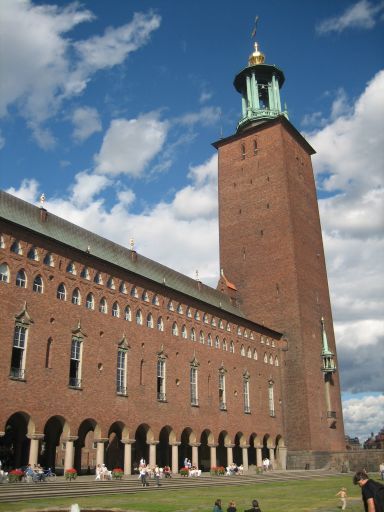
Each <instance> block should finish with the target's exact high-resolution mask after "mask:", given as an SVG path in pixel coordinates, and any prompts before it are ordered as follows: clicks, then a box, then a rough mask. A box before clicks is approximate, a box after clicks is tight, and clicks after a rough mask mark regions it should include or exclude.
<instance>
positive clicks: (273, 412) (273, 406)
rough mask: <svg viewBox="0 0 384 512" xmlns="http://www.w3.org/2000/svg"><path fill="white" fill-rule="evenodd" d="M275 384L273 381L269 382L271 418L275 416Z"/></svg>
mask: <svg viewBox="0 0 384 512" xmlns="http://www.w3.org/2000/svg"><path fill="white" fill-rule="evenodd" d="M273 384H274V383H273V380H270V381H269V382H268V405H269V415H270V416H275V397H274V392H273Z"/></svg>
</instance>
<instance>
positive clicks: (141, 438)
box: [132, 423, 153, 467]
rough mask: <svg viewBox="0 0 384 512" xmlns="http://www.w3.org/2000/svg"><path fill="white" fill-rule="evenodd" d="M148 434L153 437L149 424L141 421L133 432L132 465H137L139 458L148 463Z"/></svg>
mask: <svg viewBox="0 0 384 512" xmlns="http://www.w3.org/2000/svg"><path fill="white" fill-rule="evenodd" d="M148 436H149V437H151V438H153V434H152V431H151V429H150V428H149V425H147V424H146V423H142V424H141V425H140V426H139V427H138V428H137V430H136V432H135V441H136V442H135V443H134V444H133V445H132V461H133V466H134V467H138V466H139V462H140V459H144V460H145V461H146V463H147V464H148V463H149V444H148V441H150V440H151V439H148Z"/></svg>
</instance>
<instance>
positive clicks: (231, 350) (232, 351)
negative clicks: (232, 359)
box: [229, 341, 235, 354]
mask: <svg viewBox="0 0 384 512" xmlns="http://www.w3.org/2000/svg"><path fill="white" fill-rule="evenodd" d="M229 351H230V352H231V354H234V353H235V344H234V343H233V341H231V343H230V344H229Z"/></svg>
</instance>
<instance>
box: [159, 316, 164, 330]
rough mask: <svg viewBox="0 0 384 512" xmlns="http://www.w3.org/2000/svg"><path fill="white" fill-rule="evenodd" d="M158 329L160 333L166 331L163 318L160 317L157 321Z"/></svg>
mask: <svg viewBox="0 0 384 512" xmlns="http://www.w3.org/2000/svg"><path fill="white" fill-rule="evenodd" d="M157 329H158V330H159V331H164V322H163V318H162V317H161V316H159V318H158V319H157Z"/></svg>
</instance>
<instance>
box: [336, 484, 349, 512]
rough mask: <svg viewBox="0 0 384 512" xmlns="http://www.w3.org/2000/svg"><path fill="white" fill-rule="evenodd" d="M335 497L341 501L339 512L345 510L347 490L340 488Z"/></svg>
mask: <svg viewBox="0 0 384 512" xmlns="http://www.w3.org/2000/svg"><path fill="white" fill-rule="evenodd" d="M336 496H338V497H339V498H340V500H341V510H345V509H346V508H347V489H346V488H345V487H342V488H341V489H340V491H339V492H338V493H337V494H336Z"/></svg>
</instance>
